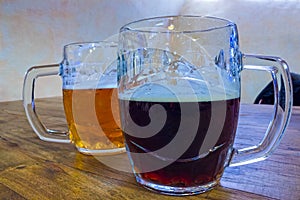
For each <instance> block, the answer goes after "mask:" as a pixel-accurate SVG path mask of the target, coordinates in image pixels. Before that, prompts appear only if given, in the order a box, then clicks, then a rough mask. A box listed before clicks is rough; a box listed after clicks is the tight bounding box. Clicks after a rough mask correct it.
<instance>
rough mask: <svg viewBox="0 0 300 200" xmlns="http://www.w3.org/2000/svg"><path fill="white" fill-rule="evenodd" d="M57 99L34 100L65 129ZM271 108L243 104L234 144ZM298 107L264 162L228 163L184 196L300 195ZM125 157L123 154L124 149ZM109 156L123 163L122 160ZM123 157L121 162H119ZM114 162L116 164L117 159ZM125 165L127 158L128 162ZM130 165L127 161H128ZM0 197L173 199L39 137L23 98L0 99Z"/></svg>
mask: <svg viewBox="0 0 300 200" xmlns="http://www.w3.org/2000/svg"><path fill="white" fill-rule="evenodd" d="M59 101H61V99H60V100H58V99H57V98H55V99H47V100H42V101H38V102H37V107H38V113H39V115H40V117H41V119H42V120H43V121H46V123H47V125H48V126H51V127H53V128H55V127H59V128H60V129H66V126H65V120H64V114H63V110H62V104H60V103H58V102H59ZM271 109H272V107H270V106H264V105H243V106H242V109H241V115H240V121H239V129H238V133H237V139H236V144H235V145H236V146H237V147H240V146H247V145H250V144H252V145H253V144H256V143H257V142H258V141H259V140H260V139H261V138H262V136H263V134H264V131H265V129H266V127H267V124H268V122H269V119H270V115H271V114H270V113H271ZM299 122H300V108H299V107H294V110H293V116H292V119H291V122H290V125H289V127H288V129H287V131H286V134H285V136H284V137H283V139H282V142H281V144H280V145H279V146H278V148H277V149H276V150H275V152H274V153H273V155H272V156H271V157H270V158H268V159H267V160H265V161H262V162H259V163H254V164H249V165H245V166H240V167H228V168H226V170H225V173H224V176H223V178H222V180H221V184H220V186H218V187H217V188H215V189H214V190H212V191H210V192H207V193H204V194H200V195H196V196H189V197H182V198H184V199H249V200H250V199H251V200H253V199H291V200H293V199H295V200H299V199H300V145H299V144H300V134H299V133H300V123H299ZM124 156H126V155H125V154H124ZM108 159H112V160H111V162H118V163H119V164H120V165H123V164H124V165H126V163H124V162H127V161H126V160H123V161H122V160H121V159H116V158H115V159H114V158H113V157H112V158H108ZM122 162H123V163H122ZM118 163H117V164H118ZM127 164H128V163H127ZM128 165H129V164H128ZM0 199H174V197H171V196H165V195H160V194H157V193H155V192H151V191H149V190H146V189H144V188H143V187H141V186H140V185H138V184H137V183H136V182H135V179H134V176H133V174H132V173H129V172H125V171H118V170H116V169H113V168H110V167H109V166H107V165H105V164H104V163H103V162H101V159H98V158H97V157H94V156H86V155H83V154H80V153H78V152H77V151H76V149H75V147H74V146H73V145H72V144H56V143H50V142H43V141H41V140H39V139H38V138H37V136H36V135H35V134H34V132H33V130H32V129H31V127H30V126H29V124H28V122H27V119H26V116H25V113H24V111H23V107H22V102H21V101H13V102H1V103H0Z"/></svg>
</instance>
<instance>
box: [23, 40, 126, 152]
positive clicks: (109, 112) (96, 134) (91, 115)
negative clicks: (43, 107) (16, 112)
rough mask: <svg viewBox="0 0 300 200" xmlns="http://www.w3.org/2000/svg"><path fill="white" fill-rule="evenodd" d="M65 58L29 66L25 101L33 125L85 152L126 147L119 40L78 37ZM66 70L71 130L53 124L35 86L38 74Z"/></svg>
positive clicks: (41, 134)
mask: <svg viewBox="0 0 300 200" xmlns="http://www.w3.org/2000/svg"><path fill="white" fill-rule="evenodd" d="M63 55H64V57H63V61H62V62H61V63H60V64H54V65H46V66H36V67H32V68H30V69H29V70H28V71H27V74H26V76H25V80H24V86H23V103H24V108H25V112H26V115H27V118H28V121H29V123H30V125H31V126H32V128H33V130H34V131H35V133H36V134H37V135H38V136H39V138H40V139H41V140H44V141H52V142H61V143H69V142H72V143H74V144H75V146H76V147H77V149H78V151H79V152H81V153H84V154H97V155H108V154H115V153H121V152H125V148H124V138H123V136H122V131H121V129H120V127H119V124H120V122H119V121H120V118H119V105H118V97H117V60H116V55H117V43H114V42H110V41H101V42H82V43H72V44H68V45H66V46H64V51H63ZM49 75H60V76H61V78H62V82H63V84H62V93H63V104H64V111H65V116H66V120H67V123H68V129H69V130H68V131H66V133H63V132H59V131H55V130H49V129H48V128H47V127H46V126H45V125H44V124H43V123H42V122H41V121H40V119H39V117H38V116H37V113H36V111H35V103H34V101H35V99H34V86H35V80H36V79H37V78H38V77H42V76H49Z"/></svg>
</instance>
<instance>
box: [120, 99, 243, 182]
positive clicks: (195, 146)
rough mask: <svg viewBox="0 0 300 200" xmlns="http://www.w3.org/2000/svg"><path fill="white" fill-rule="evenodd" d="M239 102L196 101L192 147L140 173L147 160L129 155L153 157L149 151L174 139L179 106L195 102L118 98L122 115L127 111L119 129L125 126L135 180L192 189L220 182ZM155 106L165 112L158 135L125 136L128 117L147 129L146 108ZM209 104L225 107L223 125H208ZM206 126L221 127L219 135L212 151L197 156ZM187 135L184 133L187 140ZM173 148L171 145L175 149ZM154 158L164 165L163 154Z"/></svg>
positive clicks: (234, 127)
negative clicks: (196, 111)
mask: <svg viewBox="0 0 300 200" xmlns="http://www.w3.org/2000/svg"><path fill="white" fill-rule="evenodd" d="M239 101H240V99H239V98H233V99H228V100H218V101H214V102H197V104H198V108H199V113H200V120H199V122H198V124H196V125H197V127H198V129H197V133H196V136H195V138H194V139H193V141H192V143H191V145H190V146H189V147H188V148H187V150H186V151H185V152H182V155H181V156H180V157H179V158H178V159H176V160H174V162H172V163H170V164H169V165H167V166H165V167H163V168H161V169H157V170H154V171H147V172H143V169H142V168H143V166H146V165H149V164H150V163H147V161H146V159H144V160H141V159H140V158H139V157H138V156H136V157H132V156H131V154H132V153H148V154H147V155H148V156H152V154H151V152H155V151H157V150H159V149H160V148H163V147H164V146H165V145H167V144H169V143H170V142H171V141H172V139H174V137H175V136H176V133H177V132H178V129H179V126H180V121H181V106H182V105H183V106H185V107H189V105H191V104H192V103H195V102H180V103H179V102H148V101H136V100H124V99H123V100H122V99H120V109H121V110H122V112H124V111H125V110H126V111H127V110H128V111H129V114H128V115H124V116H123V119H122V126H123V125H124V127H123V128H122V129H123V131H124V136H125V140H126V145H127V150H129V157H130V158H131V162H132V164H133V168H134V171H135V173H136V176H137V179H142V180H143V181H146V182H148V183H150V184H157V185H164V186H174V187H193V186H199V185H205V184H209V183H210V182H213V181H219V179H220V177H221V175H222V173H223V171H224V168H225V167H226V165H227V164H228V161H229V159H230V156H231V151H232V145H233V141H234V137H235V132H236V128H237V121H238V113H239ZM155 104H159V105H161V106H163V108H164V109H165V111H166V113H167V118H166V122H165V124H164V126H163V128H162V129H161V130H160V131H159V132H158V133H157V134H155V135H153V136H152V137H148V138H145V137H143V132H140V133H135V135H134V136H132V134H131V135H130V134H128V133H126V123H127V120H128V119H127V118H128V117H131V119H132V120H133V122H134V123H136V124H137V125H138V126H141V127H142V126H146V125H147V124H149V123H150V122H151V119H150V117H149V109H150V108H151V107H152V106H153V105H155ZM212 105H213V106H218V105H220V106H224V108H225V112H226V113H223V115H224V116H225V119H224V123H223V124H219V123H221V121H218V120H217V121H216V120H213V121H215V122H216V123H215V124H211V125H210V123H211V122H212V120H211V117H212ZM222 112H223V111H222ZM220 115H222V114H220ZM190 126H195V124H190ZM209 126H220V127H221V128H220V130H221V133H220V134H219V135H220V136H219V138H218V139H216V141H217V142H216V144H215V146H214V147H213V148H212V149H211V151H209V152H208V153H207V155H201V156H199V150H200V148H201V146H202V143H203V141H204V138H205V137H206V134H207V131H208V128H209ZM131 131H134V130H131ZM189 134H190V133H189V132H186V135H187V138H188V135H189ZM176 148H177V147H176V146H174V150H176ZM153 159H154V160H155V162H164V160H166V159H168V158H164V157H163V156H162V155H154V156H153V158H152V160H153Z"/></svg>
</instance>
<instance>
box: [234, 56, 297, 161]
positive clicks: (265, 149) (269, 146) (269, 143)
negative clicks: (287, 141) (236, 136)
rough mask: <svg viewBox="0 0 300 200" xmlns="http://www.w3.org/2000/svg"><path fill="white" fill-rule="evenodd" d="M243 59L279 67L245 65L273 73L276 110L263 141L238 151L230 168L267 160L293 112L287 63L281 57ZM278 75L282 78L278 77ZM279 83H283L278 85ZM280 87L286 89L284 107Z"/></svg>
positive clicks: (244, 57) (249, 68)
mask: <svg viewBox="0 0 300 200" xmlns="http://www.w3.org/2000/svg"><path fill="white" fill-rule="evenodd" d="M243 59H244V60H246V59H251V60H257V61H259V60H260V61H264V62H266V61H268V62H272V63H274V64H277V65H278V66H275V65H274V66H259V65H244V66H243V69H248V70H261V71H267V72H270V73H271V76H272V79H273V87H274V110H273V119H272V120H271V121H270V123H269V125H268V128H267V131H266V133H265V135H264V138H263V139H262V141H261V142H260V143H259V144H258V145H255V146H251V147H247V148H243V149H236V150H235V152H234V154H233V158H232V160H231V162H230V164H229V166H239V165H244V164H249V163H253V162H257V161H261V160H264V159H266V158H267V157H268V156H269V155H270V154H271V153H272V152H273V151H274V150H275V148H276V147H277V145H278V144H279V142H280V140H281V138H282V136H283V133H284V131H285V129H286V127H287V125H288V122H289V119H290V116H291V112H292V95H293V93H292V85H291V75H290V72H289V67H288V65H287V63H286V62H285V61H284V60H282V59H281V58H279V57H272V56H260V55H243ZM278 73H279V75H280V76H278ZM278 80H279V81H281V80H282V81H283V83H281V84H278ZM279 86H283V87H284V89H285V96H284V98H285V101H284V105H281V104H280V103H281V101H282V97H281V95H280V94H279V91H280V90H279Z"/></svg>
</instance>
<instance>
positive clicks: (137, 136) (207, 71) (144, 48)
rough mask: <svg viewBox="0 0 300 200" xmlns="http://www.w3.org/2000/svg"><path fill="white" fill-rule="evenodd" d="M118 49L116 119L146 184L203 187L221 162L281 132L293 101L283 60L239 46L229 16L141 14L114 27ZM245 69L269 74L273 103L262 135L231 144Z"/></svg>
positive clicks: (264, 152)
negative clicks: (246, 142)
mask: <svg viewBox="0 0 300 200" xmlns="http://www.w3.org/2000/svg"><path fill="white" fill-rule="evenodd" d="M118 54H119V55H118V58H119V64H118V92H119V93H118V94H119V105H120V111H121V127H122V131H123V134H124V137H125V144H126V148H127V152H128V156H129V158H130V161H131V165H132V170H133V172H134V174H135V177H136V180H137V182H138V183H140V184H141V185H143V186H145V187H146V188H149V189H151V190H154V191H157V192H159V193H164V194H169V195H191V194H198V193H202V192H206V191H208V190H210V189H212V188H213V187H215V186H216V185H217V184H218V183H219V181H220V179H221V177H222V174H223V172H224V168H225V167H227V166H238V165H243V164H248V163H252V162H256V161H261V160H264V159H265V158H266V157H268V156H269V155H270V153H271V152H272V151H273V150H274V149H275V147H276V146H277V145H278V143H279V141H280V139H281V138H282V135H283V133H284V131H285V129H286V127H287V124H288V121H289V118H290V115H291V105H292V100H291V99H292V98H291V96H292V93H291V90H292V87H291V79H290V72H289V68H288V65H287V63H286V62H285V61H284V60H283V59H281V58H278V57H272V56H260V55H247V54H243V53H241V51H240V49H239V39H238V31H237V26H236V24H235V23H233V22H231V21H228V20H225V19H220V18H215V17H201V16H171V17H157V18H151V19H142V20H140V21H135V22H132V23H129V24H127V25H125V26H123V27H122V28H121V29H120V33H119V50H118ZM244 70H245V72H247V70H261V71H266V72H267V73H266V75H270V77H269V78H272V80H273V85H274V91H275V105H274V113H273V118H272V119H271V121H270V124H269V126H268V129H267V131H266V133H265V136H264V139H263V140H262V141H261V143H259V144H256V145H254V146H251V147H248V148H243V149H237V148H234V147H233V143H234V139H235V134H236V130H237V125H238V117H239V107H240V97H241V82H242V81H241V72H242V71H244ZM253 84H254V82H253ZM283 91H285V92H284V95H283V98H281V95H279V93H283ZM258 112H259V111H258Z"/></svg>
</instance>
